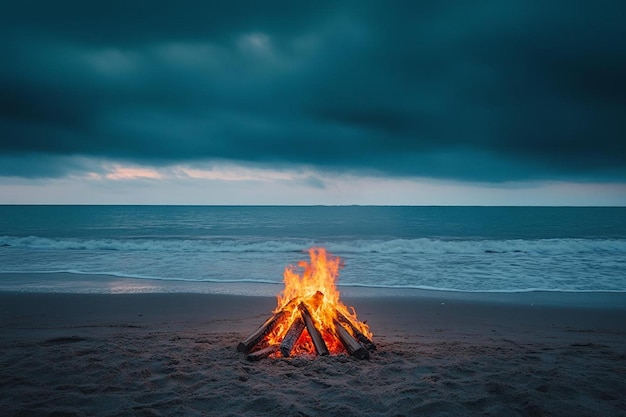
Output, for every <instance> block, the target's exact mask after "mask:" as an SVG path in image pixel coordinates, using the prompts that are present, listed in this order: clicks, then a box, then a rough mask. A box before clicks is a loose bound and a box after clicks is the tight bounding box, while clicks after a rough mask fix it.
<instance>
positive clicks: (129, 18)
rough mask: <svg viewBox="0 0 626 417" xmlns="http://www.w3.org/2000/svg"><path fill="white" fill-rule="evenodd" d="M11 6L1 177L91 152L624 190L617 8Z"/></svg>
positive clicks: (171, 162) (623, 84) (115, 159)
mask: <svg viewBox="0 0 626 417" xmlns="http://www.w3.org/2000/svg"><path fill="white" fill-rule="evenodd" d="M6 9H7V12H6V13H3V14H2V17H0V27H2V33H3V36H2V40H1V41H0V58H2V61H3V63H4V64H3V66H2V68H1V69H0V155H1V156H2V158H0V159H2V160H3V161H13V162H12V163H3V164H2V167H0V175H4V176H32V177H37V176H44V177H45V176H50V177H54V176H64V175H70V174H71V173H72V172H75V171H76V170H80V169H83V167H82V165H81V163H80V162H75V163H73V164H66V161H68V159H71V158H77V159H76V160H77V161H80V158H99V159H103V160H108V161H109V163H111V164H115V163H118V164H122V165H124V164H125V165H129V166H130V165H132V166H141V167H142V169H153V168H158V167H167V166H179V165H181V164H182V165H185V164H194V163H203V162H206V161H230V162H231V163H232V164H236V165H239V166H243V165H248V164H249V165H250V166H254V167H255V169H256V168H257V167H261V166H262V167H265V168H268V169H269V168H276V169H279V170H280V169H302V170H306V169H308V170H316V171H332V172H350V173H361V174H367V175H377V176H399V177H415V176H420V177H433V178H444V179H445V178H448V179H456V180H465V181H485V182H503V181H510V180H535V179H556V180H563V179H574V180H597V179H602V180H610V181H624V179H626V141H624V140H623V138H624V137H626V118H624V117H623V114H626V79H625V78H624V77H623V73H624V69H625V68H626V41H625V40H624V39H626V29H624V25H623V22H622V19H621V18H620V16H623V15H624V12H625V11H626V6H625V5H622V4H621V3H619V2H602V1H601V2H598V3H593V4H592V3H591V2H576V1H575V2H570V1H565V0H563V1H554V2H549V4H546V3H545V2H538V1H521V0H520V1H511V2H501V1H496V0H494V1H479V2H475V1H456V2H453V3H452V4H446V5H445V6H444V5H441V4H437V3H432V4H427V3H424V2H411V1H407V2H398V3H397V4H396V5H395V6H394V7H389V6H388V5H386V4H384V3H383V2H369V1H364V2H351V1H346V2H315V4H313V3H311V4H310V5H309V4H306V3H296V2H290V1H270V2H264V4H263V5H255V4H251V3H249V2H239V1H231V2H223V3H221V4H219V5H213V4H210V3H207V2H200V1H181V2H178V3H177V7H176V8H172V7H171V4H170V3H165V2H160V1H151V2H144V1H135V2H131V3H130V4H128V2H121V1H110V2H107V6H106V7H104V6H103V5H98V4H91V3H89V4H87V3H84V2H78V1H58V2H54V3H50V4H48V3H44V4H40V2H37V3H36V4H35V3H34V2H32V1H26V0H25V1H21V2H12V3H11V4H10V5H9V6H8V7H6ZM15 161H20V163H19V164H17V163H15ZM84 169H85V172H88V167H85V168H84ZM309 183H310V184H317V186H319V187H323V186H325V184H324V182H323V181H321V180H319V179H318V177H316V176H315V175H312V176H311V177H310V180H309Z"/></svg>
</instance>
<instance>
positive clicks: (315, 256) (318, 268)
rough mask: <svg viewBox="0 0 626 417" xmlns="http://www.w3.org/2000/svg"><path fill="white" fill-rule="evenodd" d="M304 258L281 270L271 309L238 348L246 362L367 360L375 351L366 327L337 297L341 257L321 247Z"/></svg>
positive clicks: (314, 249)
mask: <svg viewBox="0 0 626 417" xmlns="http://www.w3.org/2000/svg"><path fill="white" fill-rule="evenodd" d="M309 255H310V258H311V259H310V262H307V261H301V262H299V263H298V266H297V267H294V266H288V267H287V268H285V273H284V282H285V287H284V288H283V290H282V291H281V293H279V294H278V295H277V299H278V300H277V301H278V302H277V306H276V309H275V310H274V311H273V312H272V315H271V316H270V317H269V318H268V319H267V320H266V321H265V323H263V324H262V325H261V326H260V327H259V328H258V329H257V330H256V331H255V332H254V333H252V334H251V335H250V336H249V337H248V338H246V339H245V340H244V341H242V342H241V343H239V345H238V346H237V350H239V351H240V352H243V353H246V354H247V357H248V359H249V360H260V359H263V358H267V357H270V358H280V357H291V356H315V355H319V356H324V355H338V354H346V353H347V354H349V355H351V356H354V357H356V358H359V359H367V358H369V355H370V351H373V350H375V349H376V346H375V345H374V343H373V342H372V333H371V331H370V329H369V326H368V325H367V324H366V323H365V322H361V321H359V320H358V319H357V316H356V311H355V310H354V308H352V307H347V306H346V305H344V304H343V303H342V302H341V300H340V299H339V291H338V290H337V286H336V285H335V283H336V280H337V277H338V276H339V269H340V268H341V267H342V262H341V259H340V258H339V257H337V256H333V255H331V254H329V253H327V252H326V250H325V249H323V248H311V249H309ZM298 269H300V270H301V272H300V273H298V272H297V271H298Z"/></svg>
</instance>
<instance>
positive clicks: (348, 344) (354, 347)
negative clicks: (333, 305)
mask: <svg viewBox="0 0 626 417" xmlns="http://www.w3.org/2000/svg"><path fill="white" fill-rule="evenodd" d="M334 323H335V334H336V335H337V337H338V338H339V340H341V343H343V346H344V347H345V348H346V350H347V351H348V353H349V354H350V355H351V356H354V357H355V358H357V359H369V357H370V353H369V351H368V350H367V349H365V348H364V347H363V346H361V344H360V343H359V341H358V340H356V339H355V338H354V337H353V336H352V335H351V334H350V332H348V330H346V329H345V327H343V325H342V324H341V323H339V322H338V321H337V320H335V322H334Z"/></svg>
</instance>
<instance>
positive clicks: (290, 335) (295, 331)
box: [280, 317, 306, 358]
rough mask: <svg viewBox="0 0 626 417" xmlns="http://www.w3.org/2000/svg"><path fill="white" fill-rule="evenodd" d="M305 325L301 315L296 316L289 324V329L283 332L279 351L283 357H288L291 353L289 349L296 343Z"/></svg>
mask: <svg viewBox="0 0 626 417" xmlns="http://www.w3.org/2000/svg"><path fill="white" fill-rule="evenodd" d="M305 327H306V325H305V324H304V320H302V317H298V318H297V319H295V320H294V322H293V323H292V324H291V327H289V330H287V334H285V337H284V338H283V341H282V342H281V343H280V353H281V354H282V355H283V356H284V357H285V358H288V357H289V356H290V355H291V351H292V350H293V347H294V346H295V345H296V342H297V341H298V338H299V337H300V335H301V334H302V332H303V331H304V328H305Z"/></svg>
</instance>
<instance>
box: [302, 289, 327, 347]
mask: <svg viewBox="0 0 626 417" xmlns="http://www.w3.org/2000/svg"><path fill="white" fill-rule="evenodd" d="M318 294H321V293H320V292H319V291H318ZM298 308H299V309H300V314H301V315H302V318H303V319H304V324H305V325H306V329H307V330H308V332H309V336H311V340H312V341H313V346H315V351H316V352H317V354H318V355H320V356H325V355H328V353H329V352H328V347H327V346H326V343H325V342H324V338H323V337H322V334H321V333H320V331H319V330H318V329H317V326H316V324H315V320H313V317H312V316H311V313H310V312H309V309H308V308H307V307H306V305H304V303H300V305H299V306H298Z"/></svg>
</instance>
